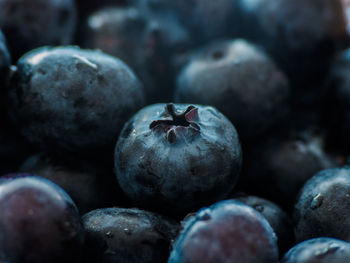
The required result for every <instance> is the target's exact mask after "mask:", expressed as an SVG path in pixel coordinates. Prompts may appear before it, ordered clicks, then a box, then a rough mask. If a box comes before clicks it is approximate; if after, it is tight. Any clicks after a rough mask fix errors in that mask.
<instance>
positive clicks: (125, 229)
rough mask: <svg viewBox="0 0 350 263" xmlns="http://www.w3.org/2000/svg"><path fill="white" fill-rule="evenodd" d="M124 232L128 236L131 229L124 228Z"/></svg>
mask: <svg viewBox="0 0 350 263" xmlns="http://www.w3.org/2000/svg"><path fill="white" fill-rule="evenodd" d="M124 233H125V234H127V235H128V236H130V235H131V230H130V229H129V228H124Z"/></svg>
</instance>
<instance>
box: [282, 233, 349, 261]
mask: <svg viewBox="0 0 350 263" xmlns="http://www.w3.org/2000/svg"><path fill="white" fill-rule="evenodd" d="M349 258H350V244H349V243H348V242H345V241H342V240H339V239H335V238H326V237H320V238H314V239H310V240H307V241H304V242H302V243H299V244H298V245H296V246H295V247H293V248H291V249H290V250H289V251H288V253H287V254H286V255H284V257H283V258H282V261H281V263H344V262H348V261H349Z"/></svg>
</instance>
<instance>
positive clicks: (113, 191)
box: [18, 153, 123, 214]
mask: <svg viewBox="0 0 350 263" xmlns="http://www.w3.org/2000/svg"><path fill="white" fill-rule="evenodd" d="M75 162H76V164H75V166H73V165H72V164H70V163H68V162H64V161H58V160H57V159H55V158H54V157H51V156H48V155H47V154H44V153H41V154H36V155H32V156H30V157H29V158H28V159H27V160H25V162H24V163H23V164H22V165H21V166H20V168H19V169H18V171H19V172H22V173H31V174H36V175H38V176H40V177H44V178H46V179H48V180H50V181H52V182H54V183H56V184H57V185H59V186H60V187H62V189H64V190H65V191H66V192H67V193H68V194H69V195H70V197H71V198H72V199H73V201H74V202H75V204H76V205H77V207H78V209H79V212H80V214H85V213H87V212H89V211H92V210H93V209H97V208H100V207H108V206H113V205H116V204H120V203H121V201H123V196H122V194H121V190H120V188H119V186H118V183H117V180H116V179H115V176H114V174H113V171H112V170H111V171H110V170H109V169H101V168H99V167H97V166H95V165H92V164H91V163H89V162H88V161H85V160H79V161H78V160H75ZM96 196H98V198H96Z"/></svg>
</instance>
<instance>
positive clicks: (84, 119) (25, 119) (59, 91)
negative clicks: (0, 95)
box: [8, 47, 144, 157]
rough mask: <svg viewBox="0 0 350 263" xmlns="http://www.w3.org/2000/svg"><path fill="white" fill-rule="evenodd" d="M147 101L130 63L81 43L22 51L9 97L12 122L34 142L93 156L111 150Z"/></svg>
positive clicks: (54, 148)
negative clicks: (28, 51) (123, 126)
mask: <svg viewBox="0 0 350 263" xmlns="http://www.w3.org/2000/svg"><path fill="white" fill-rule="evenodd" d="M143 104H144V95H143V90H142V86H141V84H140V82H139V80H138V79H137V77H136V76H135V74H134V73H133V71H132V70H131V69H130V68H129V67H128V66H127V65H125V64H124V63H123V62H122V61H121V60H119V59H117V58H115V57H112V56H109V55H106V54H104V53H102V52H99V51H92V50H82V49H79V48H78V47H57V48H48V47H44V48H40V49H37V50H34V51H32V52H30V53H28V54H26V55H25V56H23V57H22V58H21V59H20V60H19V62H18V64H17V71H16V72H15V74H14V76H13V77H12V80H11V85H10V90H9V96H8V110H9V112H10V114H11V117H12V120H13V122H14V123H15V124H16V126H17V127H18V128H19V129H20V130H21V133H22V134H23V135H24V136H25V137H26V138H27V139H28V140H29V141H30V142H31V143H32V144H34V145H35V146H36V147H40V148H41V149H45V150H49V151H54V152H57V151H59V150H64V151H68V152H80V153H81V154H90V155H91V154H93V155H94V156H96V151H102V150H103V151H106V150H109V149H111V150H112V145H114V144H115V141H116V139H117V138H118V134H119V132H120V130H121V128H122V125H123V124H124V122H125V121H127V120H128V119H129V118H130V117H131V116H132V114H134V113H135V112H136V111H137V110H138V109H139V108H141V107H142V106H143ZM97 157H98V156H97Z"/></svg>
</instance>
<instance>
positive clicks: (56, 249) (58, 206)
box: [0, 175, 84, 263]
mask: <svg viewBox="0 0 350 263" xmlns="http://www.w3.org/2000/svg"><path fill="white" fill-rule="evenodd" d="M0 209H1V214H0V233H1V235H0V261H1V262H11V263H33V262H36V263H41V262H43V263H44V262H46V263H47V262H54V263H56V262H57V263H58V262H72V263H73V262H77V261H78V260H79V258H80V254H81V250H82V245H83V238H84V232H83V227H82V224H81V221H80V217H79V214H78V210H77V208H76V206H75V204H74V203H73V201H72V200H71V199H70V197H69V196H68V195H67V194H66V193H65V192H64V191H63V190H62V189H61V188H60V187H58V186H57V185H55V184H54V183H52V182H51V181H49V180H46V179H43V178H40V177H35V176H28V175H12V176H10V177H8V178H6V179H2V180H1V184H0Z"/></svg>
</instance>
